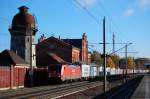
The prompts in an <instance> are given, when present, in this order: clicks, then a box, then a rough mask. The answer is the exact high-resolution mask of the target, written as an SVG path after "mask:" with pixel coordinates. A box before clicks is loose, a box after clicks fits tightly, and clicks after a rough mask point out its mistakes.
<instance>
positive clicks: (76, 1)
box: [73, 0, 99, 24]
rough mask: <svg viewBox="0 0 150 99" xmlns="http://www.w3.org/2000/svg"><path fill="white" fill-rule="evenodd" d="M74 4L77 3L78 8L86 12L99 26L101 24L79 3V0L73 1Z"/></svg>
mask: <svg viewBox="0 0 150 99" xmlns="http://www.w3.org/2000/svg"><path fill="white" fill-rule="evenodd" d="M73 1H74V3H76V4H77V5H78V6H80V7H81V8H82V9H83V10H84V11H85V12H86V14H87V15H89V16H90V17H91V18H92V19H93V20H94V21H95V22H96V23H97V24H99V21H98V19H97V18H96V17H95V16H94V15H93V14H92V13H91V12H90V11H89V10H88V9H87V8H86V7H84V6H83V5H82V4H81V3H80V2H79V1H77V0H73Z"/></svg>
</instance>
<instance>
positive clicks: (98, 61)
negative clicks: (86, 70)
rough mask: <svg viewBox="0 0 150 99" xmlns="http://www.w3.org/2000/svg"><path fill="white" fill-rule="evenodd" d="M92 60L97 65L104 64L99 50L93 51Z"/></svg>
mask: <svg viewBox="0 0 150 99" xmlns="http://www.w3.org/2000/svg"><path fill="white" fill-rule="evenodd" d="M91 62H92V63H95V64H97V65H101V64H102V59H101V55H100V53H99V52H98V51H93V53H92V54H91Z"/></svg>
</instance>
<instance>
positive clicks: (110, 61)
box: [107, 57, 115, 68]
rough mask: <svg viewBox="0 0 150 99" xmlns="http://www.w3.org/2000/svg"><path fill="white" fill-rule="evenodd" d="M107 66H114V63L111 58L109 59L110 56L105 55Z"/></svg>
mask: <svg viewBox="0 0 150 99" xmlns="http://www.w3.org/2000/svg"><path fill="white" fill-rule="evenodd" d="M107 67H110V68H115V64H114V62H113V60H112V59H111V57H107Z"/></svg>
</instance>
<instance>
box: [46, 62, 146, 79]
mask: <svg viewBox="0 0 150 99" xmlns="http://www.w3.org/2000/svg"><path fill="white" fill-rule="evenodd" d="M146 72H147V71H146V70H133V69H132V70H131V69H126V70H125V69H120V68H118V69H115V68H109V67H107V68H106V75H107V76H108V77H112V76H117V77H118V75H123V74H133V73H146ZM48 77H49V79H50V80H51V81H74V80H89V79H97V78H99V77H103V68H102V66H96V65H86V64H80V65H73V64H71V65H70V64H58V65H49V66H48Z"/></svg>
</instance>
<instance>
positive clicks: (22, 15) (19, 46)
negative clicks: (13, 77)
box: [9, 6, 37, 67]
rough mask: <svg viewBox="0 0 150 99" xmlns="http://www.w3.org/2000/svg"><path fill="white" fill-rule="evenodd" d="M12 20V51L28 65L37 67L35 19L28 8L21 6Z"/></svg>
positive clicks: (10, 30)
mask: <svg viewBox="0 0 150 99" xmlns="http://www.w3.org/2000/svg"><path fill="white" fill-rule="evenodd" d="M18 9H19V13H17V14H16V15H15V16H14V17H13V20H12V24H11V27H10V28H9V32H10V34H11V46H10V49H11V50H12V51H14V52H15V53H17V54H18V55H19V56H20V57H22V58H23V59H24V60H25V61H26V62H27V63H29V64H32V66H33V67H35V66H36V56H35V44H34V38H35V34H36V32H37V27H36V23H35V18H34V16H32V15H31V14H29V13H28V7H26V6H21V7H19V8H18Z"/></svg>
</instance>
